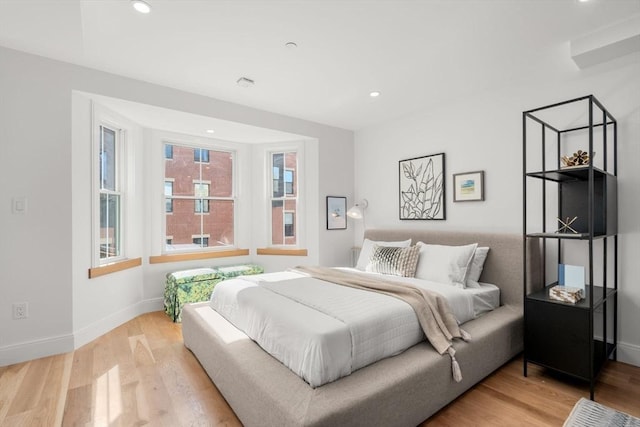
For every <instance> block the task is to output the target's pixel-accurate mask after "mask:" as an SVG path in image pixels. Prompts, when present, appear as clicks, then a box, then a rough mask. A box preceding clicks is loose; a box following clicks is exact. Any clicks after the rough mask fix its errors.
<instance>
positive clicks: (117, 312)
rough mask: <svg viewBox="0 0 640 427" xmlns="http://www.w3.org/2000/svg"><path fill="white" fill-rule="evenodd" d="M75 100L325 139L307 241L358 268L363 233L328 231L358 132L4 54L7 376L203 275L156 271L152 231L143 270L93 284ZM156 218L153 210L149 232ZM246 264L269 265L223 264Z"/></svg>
mask: <svg viewBox="0 0 640 427" xmlns="http://www.w3.org/2000/svg"><path fill="white" fill-rule="evenodd" d="M73 91H79V92H87V93H95V94H99V95H105V96H109V97H113V98H120V99H125V100H129V101H134V102H140V103H144V104H149V105H155V106H160V107H164V108H169V109H173V110H179V111H185V112H190V113H194V114H199V115H204V116H211V117H216V118H220V119H224V120H230V121H235V122H239V123H245V124H250V125H253V126H259V127H265V128H270V129H276V130H280V131H283V132H289V133H294V134H298V135H306V136H309V137H310V138H314V139H316V140H317V141H318V142H317V144H315V145H316V148H313V149H312V150H310V151H311V152H312V154H313V155H314V156H315V158H316V159H317V162H316V164H317V166H316V168H317V171H316V172H314V173H315V175H316V176H317V182H311V183H309V187H310V188H309V189H308V192H309V196H310V197H312V198H313V199H314V200H312V202H311V203H310V206H312V209H313V210H314V211H315V214H314V213H311V217H312V218H313V220H312V223H315V224H316V225H315V229H312V230H310V231H309V234H310V237H309V238H310V240H309V241H310V242H311V243H312V247H310V248H309V251H310V256H311V257H312V259H317V260H318V262H319V263H321V264H337V265H346V264H348V262H349V248H350V247H351V245H352V242H353V228H352V227H351V228H350V229H349V230H347V231H342V232H336V231H327V230H325V226H324V215H325V213H324V204H325V201H324V200H325V199H324V198H325V196H326V195H344V196H347V197H348V198H349V200H350V201H351V200H352V189H353V187H354V185H353V183H354V181H353V170H352V165H353V133H352V132H351V131H346V130H343V129H337V128H333V127H329V126H324V125H320V124H316V123H311V122H307V121H304V120H299V119H295V118H291V117H286V116H282V115H278V114H274V113H270V112H265V111H260V110H256V109H252V108H248V107H244V106H241V105H237V104H231V103H228V102H224V101H219V100H216V99H212V98H208V97H204V96H200V95H196V94H192V93H187V92H183V91H179V90H175V89H171V88H167V87H162V86H158V85H153V84H150V83H146V82H141V81H137V80H133V79H129V78H124V77H119V76H116V75H113V74H108V73H103V72H99V71H95V70H91V69H87V68H83V67H79V66H76V65H72V64H68V63H63V62H59V61H54V60H50V59H46V58H42V57H38V56H34V55H30V54H26V53H22V52H19V51H15V50H10V49H6V48H0V94H1V95H0V145H1V148H2V149H1V150H0V153H2V154H1V156H2V157H1V162H2V163H1V167H0V183H1V184H0V206H1V208H0V227H1V228H0V233H1V235H2V236H3V239H2V243H1V245H2V246H1V247H0V366H2V365H6V364H9V363H15V362H18V361H22V360H28V359H31V358H35V357H40V356H45V355H50V354H55V353H59V352H63V351H69V350H71V349H72V348H73V347H74V343H75V344H76V345H78V344H82V343H84V342H86V341H88V340H90V339H93V338H95V336H97V335H98V334H100V333H101V332H103V331H105V330H108V329H110V328H112V327H114V326H115V325H117V324H118V323H120V322H122V321H126V320H128V319H129V318H131V317H132V316H135V315H136V314H138V313H141V312H143V311H145V310H149V309H158V308H159V303H160V301H159V297H160V296H161V295H162V289H163V283H164V274H165V273H166V272H167V271H174V270H178V269H182V268H188V267H191V266H194V265H199V264H200V263H198V262H188V263H174V264H172V265H169V264H155V265H149V264H148V256H149V255H157V254H156V253H149V252H151V249H148V248H149V245H147V244H145V243H144V242H148V241H150V240H149V239H151V236H150V234H151V233H153V231H152V230H150V229H148V227H143V230H142V232H141V234H140V235H141V236H142V237H141V239H142V240H143V242H142V247H143V249H142V253H141V254H140V255H141V256H142V257H143V265H142V266H141V267H138V268H136V269H133V270H127V271H124V272H119V273H114V274H111V275H108V276H106V277H102V278H97V279H92V280H88V279H86V277H87V269H88V268H89V267H90V260H89V258H88V257H89V253H88V250H87V246H86V245H87V244H88V240H87V239H88V233H89V232H88V231H86V227H87V218H85V217H84V216H83V215H84V214H83V213H86V212H87V209H88V202H87V200H86V197H85V196H83V195H82V194H85V195H86V191H87V188H86V185H87V184H88V183H87V182H83V181H88V180H89V176H86V174H87V173H88V169H87V165H84V164H82V161H76V160H79V159H81V158H83V157H85V156H86V152H85V151H84V150H85V149H86V147H85V145H84V144H85V142H86V141H82V140H83V139H84V138H85V137H86V135H88V132H89V130H88V129H86V128H84V129H83V128H82V127H78V128H77V129H76V128H74V129H72V116H73V114H72V113H73V111H72V106H73V109H75V108H76V107H78V108H82V109H84V107H82V105H83V104H85V107H86V100H82V99H76V101H78V104H77V105H76V103H75V102H72V93H73ZM80 114H81V115H82V114H86V112H85V113H80ZM85 118H86V117H85ZM83 135H85V136H84V137H83ZM76 150H78V151H76ZM142 168H143V171H144V172H143V176H148V175H149V174H150V173H151V172H150V171H149V170H148V169H147V165H146V163H144V162H143V165H142ZM137 173H139V172H137ZM136 188H138V187H136ZM141 191H143V192H144V191H147V189H146V188H143V189H142V190H141ZM13 197H27V199H28V212H27V213H26V214H24V215H16V214H12V213H11V201H12V198H13ZM147 205H149V203H147ZM148 209H150V208H149V207H148V206H145V207H144V208H143V215H142V218H143V220H142V221H143V222H144V221H145V220H144V218H147V215H148V214H149V212H148ZM314 242H315V243H314ZM85 251H86V252H85ZM286 258H288V259H287V260H286V261H285V260H284V259H285V257H283V258H278V260H277V263H278V264H287V265H295V264H297V263H299V260H298V259H296V258H295V257H286ZM245 261H255V262H258V263H268V262H270V259H269V257H255V256H253V254H252V256H251V257H249V258H248V259H247V257H240V258H238V259H233V258H225V259H224V263H226V264H231V263H235V262H245ZM221 263H222V261H221ZM140 282H141V283H140ZM14 302H28V303H29V318H28V319H24V320H13V319H12V316H11V311H12V310H11V306H12V303H14ZM92 307H95V309H92Z"/></svg>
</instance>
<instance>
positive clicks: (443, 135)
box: [355, 50, 640, 366]
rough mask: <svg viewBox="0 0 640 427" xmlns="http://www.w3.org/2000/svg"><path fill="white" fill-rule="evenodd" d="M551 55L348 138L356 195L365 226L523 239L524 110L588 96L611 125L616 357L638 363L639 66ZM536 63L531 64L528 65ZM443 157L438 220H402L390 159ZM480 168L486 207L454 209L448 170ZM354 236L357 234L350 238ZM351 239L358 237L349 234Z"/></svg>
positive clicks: (468, 205)
mask: <svg viewBox="0 0 640 427" xmlns="http://www.w3.org/2000/svg"><path fill="white" fill-rule="evenodd" d="M564 55H568V52H566V51H565V50H557V51H556V52H553V53H552V55H551V56H550V57H549V56H547V57H545V59H546V60H547V61H553V65H554V67H555V68H556V72H555V73H552V74H548V73H545V74H544V75H540V76H535V75H529V76H527V79H521V80H520V81H516V82H505V86H504V87H500V88H494V90H492V91H486V92H482V93H477V94H475V95H474V96H472V97H468V98H465V99H460V100H457V101H452V102H451V103H450V104H448V105H445V106H442V107H440V108H434V109H431V110H427V111H422V112H419V113H416V114H414V115H412V116H410V117H405V118H402V119H398V120H395V121H392V122H389V123H385V124H382V125H379V126H374V127H370V128H365V129H362V130H360V131H358V132H356V136H355V141H356V144H355V153H356V155H355V159H356V178H355V179H356V196H358V197H359V198H362V197H364V198H367V199H368V200H369V209H367V227H368V228H369V227H371V228H374V227H378V228H379V227H401V228H414V227H417V228H424V229H438V230H445V229H446V230H456V229H465V230H486V231H496V232H512V233H522V177H521V176H522V111H525V110H529V109H532V108H536V107H540V106H544V105H548V104H551V103H554V102H558V101H563V100H565V99H572V98H575V97H579V96H583V95H588V94H593V95H595V96H596V98H598V100H600V101H601V102H602V103H603V104H604V105H605V107H607V108H608V109H609V111H610V112H611V113H612V114H613V115H614V117H616V119H617V120H618V123H619V130H618V131H619V135H618V141H619V143H618V147H619V152H618V155H619V157H618V158H619V162H618V167H619V169H618V170H619V178H618V192H619V193H618V200H619V232H620V238H619V239H620V258H619V266H620V270H619V271H620V276H619V286H620V297H619V302H620V311H619V332H620V335H619V338H620V340H619V341H620V347H619V353H618V355H619V358H620V360H623V361H627V362H630V363H633V364H635V365H638V366H640V328H638V327H637V325H638V324H640V286H639V285H638V281H637V279H636V271H635V270H636V269H635V256H636V254H637V252H638V248H640V226H639V222H638V218H640V196H639V195H638V188H640V168H638V159H640V144H638V141H640V78H639V77H638V76H640V60H639V58H638V56H633V57H625V58H621V59H619V60H616V61H612V62H610V63H607V64H603V65H601V66H597V67H592V68H590V69H588V70H583V71H581V70H578V69H577V67H576V66H575V64H573V63H572V62H571V61H570V60H567V58H566V57H565V56H564ZM533 66H535V64H532V67H533ZM440 152H444V153H446V217H447V218H446V220H445V221H400V220H399V219H398V218H399V216H398V185H399V184H398V161H399V160H402V159H407V158H412V157H418V156H423V155H428V154H434V153H440ZM475 170H484V171H485V201H484V202H466V203H453V196H452V194H453V193H452V174H454V173H460V172H467V171H475ZM356 235H357V236H358V234H357V233H356ZM356 239H357V237H356Z"/></svg>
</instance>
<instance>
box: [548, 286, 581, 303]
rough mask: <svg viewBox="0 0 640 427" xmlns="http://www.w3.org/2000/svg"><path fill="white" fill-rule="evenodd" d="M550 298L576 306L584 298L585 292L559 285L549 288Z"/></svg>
mask: <svg viewBox="0 0 640 427" xmlns="http://www.w3.org/2000/svg"><path fill="white" fill-rule="evenodd" d="M549 298H550V299H553V300H556V301H562V302H568V303H571V304H575V303H577V302H578V301H580V300H581V299H582V298H584V291H583V290H582V289H580V288H572V287H569V286H560V285H557V286H553V287H551V288H549Z"/></svg>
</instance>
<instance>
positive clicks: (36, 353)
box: [0, 334, 73, 366]
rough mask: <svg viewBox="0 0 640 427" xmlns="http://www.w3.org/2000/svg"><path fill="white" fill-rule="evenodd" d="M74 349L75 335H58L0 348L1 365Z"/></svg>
mask: <svg viewBox="0 0 640 427" xmlns="http://www.w3.org/2000/svg"><path fill="white" fill-rule="evenodd" d="M71 350H73V335H72V334H68V335H58V336H55V337H47V338H42V339H38V340H33V341H28V342H22V343H18V344H11V345H7V346H4V347H1V348H0V366H7V365H13V364H14V363H20V362H25V361H27V360H33V359H39V358H41V357H46V356H52V355H54V354H60V353H67V352H69V351H71Z"/></svg>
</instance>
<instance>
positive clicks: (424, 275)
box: [416, 242, 478, 288]
mask: <svg viewBox="0 0 640 427" xmlns="http://www.w3.org/2000/svg"><path fill="white" fill-rule="evenodd" d="M417 245H418V246H420V260H419V261H418V268H417V269H416V278H418V279H423V280H431V281H432V282H438V283H445V284H448V285H453V286H456V287H459V288H464V287H465V283H466V281H467V275H468V272H469V266H470V265H471V260H472V259H473V254H474V252H475V251H476V247H477V246H478V244H477V243H474V244H472V245H465V246H444V245H428V244H426V243H422V242H418V243H417Z"/></svg>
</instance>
